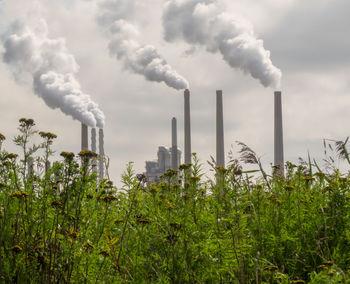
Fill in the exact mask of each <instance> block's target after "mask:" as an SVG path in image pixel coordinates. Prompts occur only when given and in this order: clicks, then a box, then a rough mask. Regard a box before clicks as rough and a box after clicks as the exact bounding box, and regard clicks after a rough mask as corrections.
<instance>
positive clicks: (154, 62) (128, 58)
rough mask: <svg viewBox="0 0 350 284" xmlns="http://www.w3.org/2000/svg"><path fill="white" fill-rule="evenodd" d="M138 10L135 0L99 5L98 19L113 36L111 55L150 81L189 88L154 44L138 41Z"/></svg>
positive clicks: (173, 86) (110, 48) (110, 43)
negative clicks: (135, 18)
mask: <svg viewBox="0 0 350 284" xmlns="http://www.w3.org/2000/svg"><path fill="white" fill-rule="evenodd" d="M133 10H134V1H132V0H105V1H103V2H101V3H99V5H98V17H97V22H98V23H99V24H100V25H101V26H102V27H103V28H104V29H106V30H107V34H108V36H109V37H110V42H109V52H110V54H111V56H114V57H116V58H117V59H119V60H121V61H123V64H124V66H125V68H126V69H128V70H130V71H132V72H134V73H137V74H140V75H143V76H144V77H145V78H146V79H147V80H149V81H155V82H164V83H165V84H166V85H168V86H169V87H172V88H175V89H177V90H180V89H186V88H188V82H187V80H186V79H185V78H184V77H182V76H181V75H179V74H178V73H177V72H176V71H175V70H174V69H173V68H172V67H171V66H170V65H169V64H168V63H167V62H166V60H165V59H164V58H163V57H162V56H161V55H160V54H159V53H158V51H157V49H156V48H155V47H154V46H152V45H142V44H140V43H139V41H138V37H139V31H138V29H137V27H136V26H135V25H134V24H132V23H131V22H130V18H132V14H133Z"/></svg>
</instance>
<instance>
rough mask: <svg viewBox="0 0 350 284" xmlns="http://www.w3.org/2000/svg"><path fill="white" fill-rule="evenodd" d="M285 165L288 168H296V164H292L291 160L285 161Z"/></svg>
mask: <svg viewBox="0 0 350 284" xmlns="http://www.w3.org/2000/svg"><path fill="white" fill-rule="evenodd" d="M286 167H287V168H289V169H293V168H296V167H297V165H294V164H293V163H291V162H286Z"/></svg>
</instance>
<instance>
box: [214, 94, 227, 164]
mask: <svg viewBox="0 0 350 284" xmlns="http://www.w3.org/2000/svg"><path fill="white" fill-rule="evenodd" d="M216 166H217V167H218V166H221V167H225V143H224V111H223V102H222V91H221V90H218V91H216Z"/></svg>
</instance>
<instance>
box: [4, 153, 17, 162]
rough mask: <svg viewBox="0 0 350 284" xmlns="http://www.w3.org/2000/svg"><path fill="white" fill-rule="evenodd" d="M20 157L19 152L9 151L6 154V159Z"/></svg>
mask: <svg viewBox="0 0 350 284" xmlns="http://www.w3.org/2000/svg"><path fill="white" fill-rule="evenodd" d="M17 157H18V154H14V153H9V154H7V155H6V157H5V159H10V160H14V159H16V158H17Z"/></svg>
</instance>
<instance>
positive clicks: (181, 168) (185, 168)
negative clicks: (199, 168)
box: [179, 164, 192, 171]
mask: <svg viewBox="0 0 350 284" xmlns="http://www.w3.org/2000/svg"><path fill="white" fill-rule="evenodd" d="M191 166H192V164H182V165H180V166H179V170H180V171H185V170H188V169H189V168H191Z"/></svg>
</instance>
